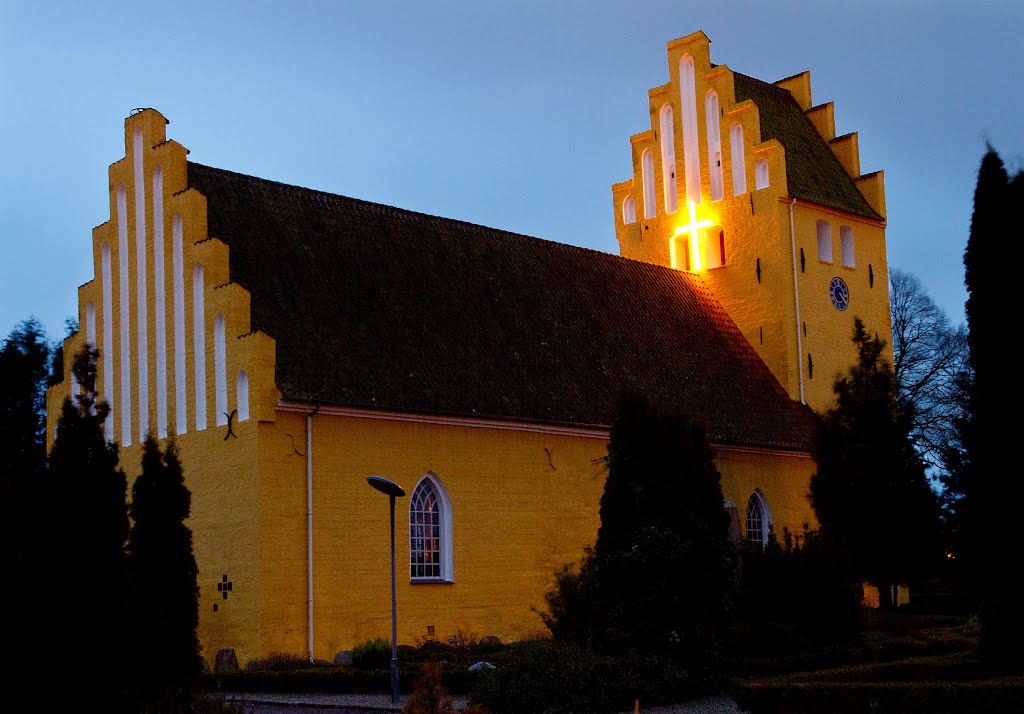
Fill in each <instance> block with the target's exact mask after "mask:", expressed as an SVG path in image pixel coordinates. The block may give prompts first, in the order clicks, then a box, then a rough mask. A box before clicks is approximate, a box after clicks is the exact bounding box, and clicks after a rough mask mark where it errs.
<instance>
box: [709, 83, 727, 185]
mask: <svg viewBox="0 0 1024 714" xmlns="http://www.w3.org/2000/svg"><path fill="white" fill-rule="evenodd" d="M704 118H705V119H706V120H707V129H708V174H709V175H710V177H711V200H712V201H717V200H719V199H721V198H722V196H724V195H725V190H724V189H723V187H722V134H721V131H720V128H719V124H718V92H716V91H715V90H713V89H711V90H709V91H708V93H707V96H705V97H704Z"/></svg>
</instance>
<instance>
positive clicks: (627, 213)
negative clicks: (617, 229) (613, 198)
mask: <svg viewBox="0 0 1024 714" xmlns="http://www.w3.org/2000/svg"><path fill="white" fill-rule="evenodd" d="M631 223H636V199H634V198H633V197H632V196H626V198H625V199H623V201H622V224H623V225H626V226H628V225H630V224H631Z"/></svg>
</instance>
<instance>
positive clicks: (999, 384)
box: [962, 146, 1024, 669]
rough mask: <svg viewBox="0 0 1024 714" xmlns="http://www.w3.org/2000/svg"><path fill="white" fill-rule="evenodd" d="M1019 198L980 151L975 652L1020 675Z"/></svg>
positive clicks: (971, 300) (993, 160)
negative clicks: (1014, 311)
mask: <svg viewBox="0 0 1024 714" xmlns="http://www.w3.org/2000/svg"><path fill="white" fill-rule="evenodd" d="M1022 200H1024V178H1022V177H1021V176H1020V174H1018V176H1017V177H1015V179H1014V181H1013V182H1012V184H1011V183H1010V181H1009V177H1008V176H1007V173H1006V169H1005V168H1004V166H1003V162H1002V160H1001V159H1000V158H999V155H998V154H997V153H996V152H995V150H994V149H992V147H991V146H989V147H988V151H987V152H986V153H985V156H984V158H983V159H982V162H981V168H980V169H979V171H978V183H977V186H976V188H975V192H974V213H973V215H972V216H971V233H970V238H969V239H968V242H967V249H966V251H965V253H964V267H965V283H966V285H967V292H968V299H967V324H968V327H969V330H970V345H971V364H972V366H973V368H974V383H973V388H972V392H971V410H970V414H971V419H970V423H969V424H968V426H967V449H968V456H969V459H970V472H969V473H970V477H971V483H969V484H965V485H964V490H965V493H966V494H967V495H968V498H970V497H971V496H972V495H973V497H974V498H975V499H976V508H975V509H974V519H973V523H965V524H963V525H962V527H973V528H975V529H976V531H977V534H978V538H977V542H978V545H979V552H980V563H981V570H982V572H981V578H980V580H981V597H980V600H981V603H980V604H981V622H982V635H981V654H982V658H983V660H984V661H985V662H986V663H987V664H989V665H990V666H993V667H998V668H1003V667H1006V668H1011V669H1020V668H1021V667H1024V650H1022V649H1021V647H1020V642H1021V641H1022V639H1024V621H1022V620H1021V618H1020V614H1019V606H1020V602H1021V601H1022V600H1021V599H1022V597H1024V574H1022V572H1021V570H1022V565H1024V563H1022V562H1021V561H1022V558H1021V555H1020V548H1019V545H1018V544H1017V542H1016V540H1017V539H1016V535H1017V534H1016V530H1017V529H1016V523H1015V519H1014V513H1013V512H1012V507H1011V506H1010V504H1011V503H1012V496H1013V494H1014V492H1015V489H1016V487H1017V484H1016V483H1013V480H1014V479H1013V478H1012V476H1013V475H1014V473H1013V472H1012V470H1010V471H1008V470H1007V469H1008V468H1009V465H1010V464H1013V463H1014V462H1015V458H1014V456H1015V454H1014V453H1013V452H1012V449H1013V447H1014V445H1015V441H1016V439H1017V438H1019V434H1020V429H1021V426H1022V422H1024V420H1022V418H1021V416H1020V412H1019V410H1020V404H1021V397H1022V396H1024V394H1022V392H1024V381H1022V380H1024V375H1022V372H1021V369H1020V365H1019V363H1018V362H1019V360H1018V355H1019V350H1020V349H1021V347H1022V345H1021V336H1020V331H1019V330H1015V329H1012V327H1009V326H1007V324H1006V316H1007V310H1008V308H1009V307H1010V306H1013V305H1016V292H1017V291H1016V287H1015V285H1016V280H1015V278H1016V276H1015V275H1014V273H1015V272H1016V271H1017V269H1018V268H1019V260H1018V259H1019V258H1020V257H1021V252H1022V248H1021V246H1020V241H1021V236H1020V233H1021V231H1020V229H1019V228H1018V227H1017V226H1018V223H1017V221H1016V220H1014V219H1015V218H1016V216H1015V213H1016V212H1017V210H1019V207H1020V205H1021V203H1020V202H1021V201H1022Z"/></svg>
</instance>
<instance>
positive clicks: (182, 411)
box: [171, 213, 188, 434]
mask: <svg viewBox="0 0 1024 714" xmlns="http://www.w3.org/2000/svg"><path fill="white" fill-rule="evenodd" d="M181 234H182V225H181V215H180V214H177V213H175V214H174V220H173V222H172V223H171V243H172V248H171V251H172V255H171V263H172V265H171V269H172V270H173V271H174V432H175V433H176V434H184V433H185V432H186V431H188V406H187V405H186V404H185V395H186V393H187V391H188V389H187V382H188V380H187V379H186V377H185V259H184V257H183V254H182V247H181V241H182V235H181Z"/></svg>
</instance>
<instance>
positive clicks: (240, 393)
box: [235, 370, 249, 421]
mask: <svg viewBox="0 0 1024 714" xmlns="http://www.w3.org/2000/svg"><path fill="white" fill-rule="evenodd" d="M235 398H236V399H237V400H238V421H245V420H246V419H248V418H249V375H247V374H246V373H245V370H242V371H241V372H239V373H238V381H237V382H236V383H235Z"/></svg>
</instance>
